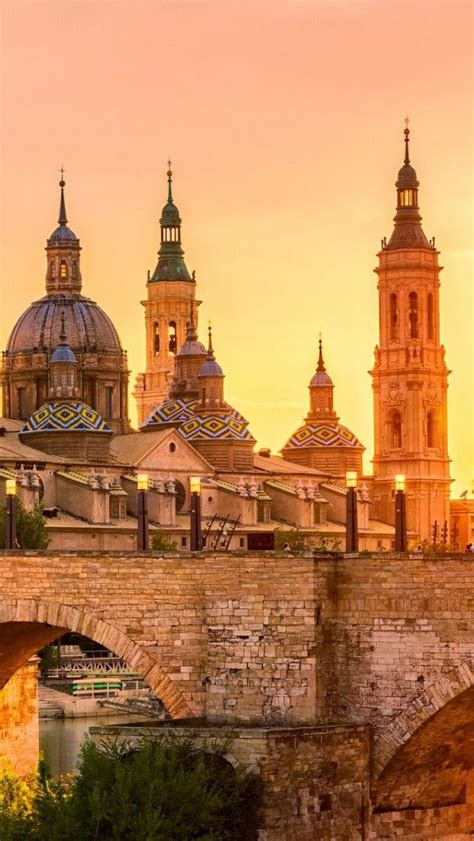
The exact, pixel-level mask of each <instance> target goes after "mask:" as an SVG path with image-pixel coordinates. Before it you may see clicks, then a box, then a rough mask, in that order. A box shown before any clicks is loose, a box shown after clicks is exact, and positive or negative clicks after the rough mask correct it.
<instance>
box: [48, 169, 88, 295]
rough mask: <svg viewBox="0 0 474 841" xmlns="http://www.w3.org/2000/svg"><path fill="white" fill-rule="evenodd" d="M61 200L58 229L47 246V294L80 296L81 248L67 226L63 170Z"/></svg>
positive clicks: (60, 183) (60, 184)
mask: <svg viewBox="0 0 474 841" xmlns="http://www.w3.org/2000/svg"><path fill="white" fill-rule="evenodd" d="M59 186H60V188H61V199H60V202H59V217H58V227H57V228H55V230H54V231H53V233H52V234H51V236H50V237H49V239H48V241H47V244H46V257H47V268H46V292H47V293H48V295H58V294H59V295H79V293H80V291H81V289H82V278H81V268H80V253H81V246H80V243H79V239H78V238H77V236H76V234H75V233H74V231H71V228H69V227H68V224H67V215H66V200H65V198H64V187H65V186H66V182H65V181H64V175H63V170H61V180H60V182H59Z"/></svg>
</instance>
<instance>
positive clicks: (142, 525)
mask: <svg viewBox="0 0 474 841" xmlns="http://www.w3.org/2000/svg"><path fill="white" fill-rule="evenodd" d="M137 548H138V550H139V551H142V552H146V551H147V550H148V549H149V548H150V539H149V533H148V476H145V475H139V476H138V534H137Z"/></svg>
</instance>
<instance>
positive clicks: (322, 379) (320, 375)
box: [309, 371, 334, 388]
mask: <svg viewBox="0 0 474 841" xmlns="http://www.w3.org/2000/svg"><path fill="white" fill-rule="evenodd" d="M317 385H334V383H333V381H332V379H331V377H330V376H329V374H327V373H326V371H316V373H315V374H313V376H312V377H311V380H310V382H309V386H310V388H311V386H317Z"/></svg>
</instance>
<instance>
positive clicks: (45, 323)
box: [6, 295, 122, 356]
mask: <svg viewBox="0 0 474 841" xmlns="http://www.w3.org/2000/svg"><path fill="white" fill-rule="evenodd" d="M63 312H64V320H65V325H66V330H67V337H68V344H69V345H70V347H71V349H72V351H73V352H75V353H76V354H77V353H81V352H84V351H89V352H93V353H115V354H117V356H121V354H122V347H121V345H120V339H119V337H118V334H117V331H116V330H115V327H114V325H113V324H112V322H111V320H110V318H109V317H108V316H107V315H106V314H105V312H104V311H103V310H102V309H101V308H100V307H99V306H97V304H96V303H95V301H91V300H90V298H84V297H83V296H82V295H47V296H46V297H44V298H41V299H40V300H39V301H35V302H34V303H33V304H31V306H29V307H28V309H27V310H25V312H24V313H23V315H21V316H20V318H19V319H18V321H17V323H16V324H15V327H14V328H13V330H12V333H11V335H10V338H9V340H8V344H7V348H6V349H7V352H8V354H10V355H11V354H16V353H20V352H24V351H30V352H31V351H34V350H35V349H36V350H37V351H38V352H47V353H52V352H53V351H54V350H55V349H56V348H57V347H58V345H59V344H60V337H61V314H62V313H63Z"/></svg>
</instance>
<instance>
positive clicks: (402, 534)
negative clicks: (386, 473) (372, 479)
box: [395, 473, 407, 552]
mask: <svg viewBox="0 0 474 841" xmlns="http://www.w3.org/2000/svg"><path fill="white" fill-rule="evenodd" d="M405 488H406V479H405V475H404V474H403V473H397V474H396V476H395V552H406V551H407V515H406V499H405Z"/></svg>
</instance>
